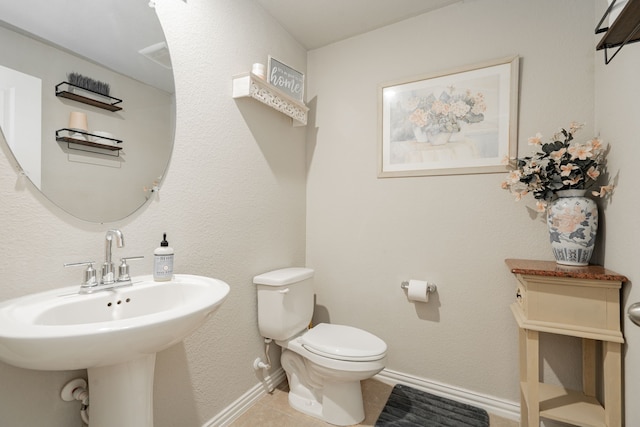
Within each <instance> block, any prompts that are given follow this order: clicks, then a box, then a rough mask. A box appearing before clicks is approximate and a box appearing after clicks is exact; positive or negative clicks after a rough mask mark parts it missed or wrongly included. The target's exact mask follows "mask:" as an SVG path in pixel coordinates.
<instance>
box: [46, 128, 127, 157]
mask: <svg viewBox="0 0 640 427" xmlns="http://www.w3.org/2000/svg"><path fill="white" fill-rule="evenodd" d="M64 133H67V136H65V135H64ZM78 134H80V135H82V136H84V137H85V138H98V139H102V140H108V141H112V142H113V143H115V144H122V140H120V139H115V138H107V137H104V136H98V135H93V134H91V133H88V132H82V131H79V130H75V129H69V128H62V129H58V130H57V131H56V141H58V142H66V143H67V147H68V148H69V149H72V150H77V149H78V148H74V147H72V146H70V145H69V144H77V145H82V146H85V147H93V148H100V149H103V150H107V151H110V152H113V154H109V155H110V156H120V153H119V152H120V150H122V147H121V146H119V145H110V144H101V143H99V142H95V141H89V140H88V139H80V138H78V137H76V138H74V136H76V135H78ZM91 152H92V153H93V152H95V151H91ZM104 154H107V153H104Z"/></svg>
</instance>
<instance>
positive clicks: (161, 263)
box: [153, 233, 173, 282]
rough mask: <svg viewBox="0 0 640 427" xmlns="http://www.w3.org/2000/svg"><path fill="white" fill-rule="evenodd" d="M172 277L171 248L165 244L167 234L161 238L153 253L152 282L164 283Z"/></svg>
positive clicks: (167, 243)
mask: <svg viewBox="0 0 640 427" xmlns="http://www.w3.org/2000/svg"><path fill="white" fill-rule="evenodd" d="M172 276H173V248H171V247H169V242H167V233H164V234H163V236H162V242H160V246H159V247H157V248H156V250H155V251H153V280H155V281H156V282H164V281H167V280H171V277H172Z"/></svg>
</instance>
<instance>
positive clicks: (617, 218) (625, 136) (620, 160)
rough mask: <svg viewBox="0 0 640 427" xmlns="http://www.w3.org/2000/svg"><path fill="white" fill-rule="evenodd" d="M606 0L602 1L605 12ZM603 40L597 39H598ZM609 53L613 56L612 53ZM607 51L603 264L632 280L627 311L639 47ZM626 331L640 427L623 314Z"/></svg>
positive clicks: (639, 140) (634, 252)
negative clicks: (608, 181)
mask: <svg viewBox="0 0 640 427" xmlns="http://www.w3.org/2000/svg"><path fill="white" fill-rule="evenodd" d="M603 4H604V1H600V2H599V3H598V5H599V6H600V8H598V9H597V10H602V9H603V8H604V5H603ZM596 39H597V40H598V41H599V39H600V38H599V37H596ZM611 52H612V51H610V52H609V56H611ZM603 58H604V55H603V53H602V52H598V53H597V54H596V57H595V70H596V73H595V77H596V85H595V88H596V90H595V95H596V97H595V105H596V118H597V129H598V130H599V131H600V133H601V136H602V138H603V139H605V140H606V141H608V142H609V143H610V145H611V152H610V154H609V156H608V159H609V161H608V167H609V173H610V175H611V177H612V179H613V181H614V182H615V183H616V185H617V187H616V190H615V194H614V195H613V197H612V198H611V203H610V204H609V206H608V207H607V210H606V211H605V212H604V213H605V216H604V221H605V229H604V232H605V234H606V245H605V247H604V254H603V255H604V257H603V258H604V263H605V265H606V266H607V267H608V268H610V269H612V270H615V271H618V272H620V273H623V274H624V275H625V276H627V277H628V278H629V279H630V283H627V284H626V285H625V288H624V292H623V295H624V303H625V309H624V310H625V313H626V310H627V309H628V306H629V305H631V304H633V303H635V302H638V301H640V290H639V289H638V286H637V284H638V283H637V282H638V278H639V277H640V264H639V263H638V259H640V246H639V243H638V242H640V226H638V219H637V216H638V215H637V212H638V211H639V210H640V203H639V201H638V191H637V187H638V185H637V181H638V180H640V168H638V164H637V162H638V159H640V123H639V122H638V117H640V105H639V104H638V94H640V80H638V73H637V70H638V69H640V46H638V45H637V44H635V45H634V44H631V45H628V46H625V47H624V48H623V49H622V51H620V53H619V54H618V55H617V56H616V57H615V58H614V59H613V60H612V61H611V63H610V64H609V65H605V64H604V59H603ZM623 321H624V323H623V327H624V335H625V339H626V341H627V344H626V346H625V350H624V360H625V364H624V371H625V396H626V399H625V402H626V405H625V411H626V425H627V426H635V425H640V407H638V404H637V396H638V395H639V394H640V328H638V327H637V326H636V325H634V324H633V323H631V321H629V319H628V318H627V316H626V315H625V316H624V317H623Z"/></svg>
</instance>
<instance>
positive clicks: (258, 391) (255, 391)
mask: <svg viewBox="0 0 640 427" xmlns="http://www.w3.org/2000/svg"><path fill="white" fill-rule="evenodd" d="M285 378H286V375H285V373H284V369H282V368H278V369H276V370H275V371H274V372H273V373H272V374H271V375H269V376H268V377H266V378H265V379H264V382H260V383H258V384H256V385H255V386H253V387H252V388H251V389H250V390H249V391H247V392H246V393H245V394H243V395H242V396H240V397H239V398H238V399H236V401H235V402H233V403H232V404H231V405H229V406H227V407H226V408H224V409H223V410H222V412H220V413H218V414H217V415H216V416H215V417H213V418H212V419H210V420H209V421H207V422H206V423H204V424H203V425H202V427H225V426H228V425H230V424H231V423H232V422H234V421H235V420H237V419H238V418H240V416H241V415H242V414H244V413H245V412H246V411H248V410H249V409H250V408H251V407H252V406H253V405H254V404H255V403H256V402H257V401H258V400H259V399H260V398H261V397H262V396H265V395H266V394H267V393H268V392H269V390H273V389H274V388H275V387H276V386H277V385H278V384H280V383H281V382H282V381H284V379H285Z"/></svg>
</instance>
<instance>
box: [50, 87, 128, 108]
mask: <svg viewBox="0 0 640 427" xmlns="http://www.w3.org/2000/svg"><path fill="white" fill-rule="evenodd" d="M82 93H85V94H86V95H88V96H85V95H82ZM56 96H59V97H61V98H67V99H71V100H73V101H76V102H82V103H83V104H88V105H92V106H94V107H98V108H102V109H104V110H109V111H120V110H122V107H120V106H119V105H118V104H120V103H121V102H122V99H119V98H114V97H113V96H108V95H103V94H101V93H98V92H94V91H92V90H89V89H85V88H83V87H80V86H76V85H74V84H71V83H69V82H62V83H59V84H57V85H56ZM94 97H98V98H99V99H104V101H100V100H98V99H95V98H94Z"/></svg>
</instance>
